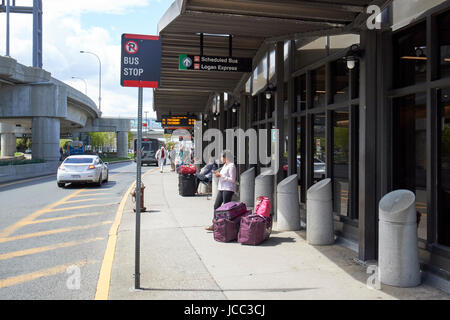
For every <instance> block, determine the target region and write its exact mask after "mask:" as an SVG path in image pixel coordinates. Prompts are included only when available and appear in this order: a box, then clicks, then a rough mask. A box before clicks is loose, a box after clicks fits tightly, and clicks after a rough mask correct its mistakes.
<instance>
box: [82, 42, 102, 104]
mask: <svg viewBox="0 0 450 320" xmlns="http://www.w3.org/2000/svg"><path fill="white" fill-rule="evenodd" d="M80 53H88V54H92V55H94V56H96V57H97V59H98V63H99V66H100V69H99V73H98V109H99V110H100V111H101V110H102V61H101V60H100V58H99V56H98V55H96V54H95V53H93V52H89V51H83V50H81V51H80Z"/></svg>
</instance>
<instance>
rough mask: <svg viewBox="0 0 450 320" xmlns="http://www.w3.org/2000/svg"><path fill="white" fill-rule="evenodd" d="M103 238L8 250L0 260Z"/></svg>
mask: <svg viewBox="0 0 450 320" xmlns="http://www.w3.org/2000/svg"><path fill="white" fill-rule="evenodd" d="M104 239H105V238H92V239H85V240H80V241H70V242H63V243H57V244H53V245H50V246H45V247H38V248H31V249H26V250H20V251H14V252H8V253H4V254H0V261H2V260H8V259H12V258H17V257H23V256H27V255H31V254H36V253H42V252H46V251H51V250H55V249H60V248H68V247H74V246H78V245H82V244H87V243H90V242H95V241H100V240H104Z"/></svg>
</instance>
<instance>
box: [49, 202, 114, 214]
mask: <svg viewBox="0 0 450 320" xmlns="http://www.w3.org/2000/svg"><path fill="white" fill-rule="evenodd" d="M114 204H117V202H111V203H99V204H88V205H85V206H77V207H68V208H56V209H48V210H46V211H45V213H47V212H58V211H69V210H78V209H86V208H95V207H106V206H111V205H114Z"/></svg>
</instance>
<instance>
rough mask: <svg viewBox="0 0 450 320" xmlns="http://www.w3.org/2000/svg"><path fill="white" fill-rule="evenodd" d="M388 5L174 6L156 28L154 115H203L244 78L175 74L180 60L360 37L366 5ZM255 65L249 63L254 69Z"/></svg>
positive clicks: (256, 1)
mask: <svg viewBox="0 0 450 320" xmlns="http://www.w3.org/2000/svg"><path fill="white" fill-rule="evenodd" d="M391 1H392V0H333V1H331V0H278V1H272V0H215V1H211V0H177V1H175V2H174V3H173V4H172V6H171V7H170V8H169V9H168V10H167V12H166V13H165V14H164V16H163V17H162V18H161V20H160V22H159V24H158V31H159V35H160V37H161V39H162V70H161V83H160V87H159V88H158V89H156V90H155V91H154V100H155V111H156V112H157V115H158V119H159V118H160V116H161V114H162V113H169V112H173V113H174V114H176V113H188V112H189V113H195V112H204V111H205V108H206V106H207V103H208V101H210V100H209V99H210V97H211V95H213V94H214V93H220V92H233V91H234V89H235V88H236V86H237V85H238V84H239V83H240V82H241V80H242V78H243V76H244V74H242V73H224V72H211V71H210V72H207V71H179V70H178V56H179V55H180V54H190V55H198V54H200V33H204V34H205V36H204V42H203V43H204V55H213V56H215V55H217V56H228V46H229V42H228V38H227V37H220V36H209V35H208V34H215V35H232V36H233V56H234V57H242V58H254V57H255V55H256V53H257V52H258V49H260V48H261V47H262V46H263V45H264V44H267V43H270V42H273V41H277V40H278V41H281V40H288V39H296V40H302V39H303V40H305V39H306V40H307V41H311V39H312V38H317V37H320V36H324V35H331V34H344V33H359V28H360V27H361V25H362V24H364V25H365V21H366V19H367V17H368V15H367V13H366V8H367V6H368V5H372V4H375V5H378V6H380V8H381V9H383V8H384V7H386V6H387V5H388V4H389V3H390V2H391ZM257 62H258V61H253V63H254V65H255V63H257Z"/></svg>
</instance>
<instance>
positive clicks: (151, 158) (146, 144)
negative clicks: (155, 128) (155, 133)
mask: <svg viewBox="0 0 450 320" xmlns="http://www.w3.org/2000/svg"><path fill="white" fill-rule="evenodd" d="M161 146H165V144H164V142H162V141H160V140H158V139H153V138H142V158H141V159H142V163H141V165H144V164H146V165H150V164H155V165H158V160H156V157H155V154H156V151H158V149H159V148H161ZM136 152H137V139H134V162H136Z"/></svg>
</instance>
